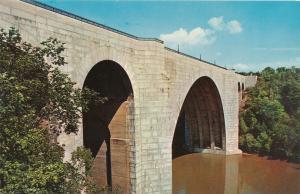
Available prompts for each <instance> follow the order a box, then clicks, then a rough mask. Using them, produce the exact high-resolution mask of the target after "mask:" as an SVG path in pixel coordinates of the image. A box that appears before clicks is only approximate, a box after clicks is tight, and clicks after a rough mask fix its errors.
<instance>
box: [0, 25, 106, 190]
mask: <svg viewBox="0 0 300 194" xmlns="http://www.w3.org/2000/svg"><path fill="white" fill-rule="evenodd" d="M63 51H64V44H62V43H61V42H59V41H58V40H57V39H55V38H49V39H48V40H46V41H44V42H42V43H41V46H40V47H36V46H32V45H31V44H29V43H27V42H24V41H22V38H21V36H20V34H19V33H18V31H17V30H15V29H14V28H11V29H10V30H9V31H8V33H7V32H5V31H4V30H3V29H2V30H1V31H0V193H79V192H80V191H81V190H82V189H92V188H93V187H92V186H93V184H92V182H91V181H90V180H89V178H88V173H89V170H90V167H91V161H92V157H91V153H90V152H89V151H88V150H85V149H84V148H77V150H76V151H75V152H74V153H73V154H72V160H71V161H69V162H64V161H63V157H64V149H63V146H62V145H60V144H58V143H57V142H56V137H57V136H58V135H59V134H60V133H62V132H65V133H67V134H70V133H76V132H77V131H78V124H79V119H80V118H81V113H82V111H85V110H86V109H87V108H88V104H89V103H90V102H94V103H101V102H103V100H104V98H101V97H99V94H97V93H95V92H93V91H91V90H80V89H78V88H76V87H75V83H74V82H72V81H71V79H70V77H69V76H68V75H67V74H64V73H62V72H61V71H60V70H59V67H60V66H63V65H65V64H66V62H65V60H64V57H62V55H61V54H62V52H63ZM84 168H85V169H84Z"/></svg>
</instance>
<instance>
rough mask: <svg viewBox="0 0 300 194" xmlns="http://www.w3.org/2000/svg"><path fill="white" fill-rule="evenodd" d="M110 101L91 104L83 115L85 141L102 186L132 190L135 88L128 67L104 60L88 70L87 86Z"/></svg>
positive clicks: (93, 169)
mask: <svg viewBox="0 0 300 194" xmlns="http://www.w3.org/2000/svg"><path fill="white" fill-rule="evenodd" d="M83 87H87V88H90V89H92V90H94V91H97V92H99V93H100V94H101V96H104V97H106V98H107V99H108V100H107V101H106V102H105V103H103V104H99V105H94V104H93V105H90V107H89V110H88V112H86V113H84V114H83V143H84V146H85V147H86V148H89V149H90V150H91V151H92V154H93V157H94V164H93V167H92V177H93V179H94V180H95V183H96V184H97V185H98V186H100V187H103V186H112V187H121V189H122V191H123V192H124V193H129V192H130V139H131V137H130V129H131V127H132V126H133V119H132V115H133V114H132V112H133V90H132V85H131V82H130V80H129V77H128V75H127V73H126V72H125V70H124V69H123V68H122V67H121V66H120V65H119V64H117V63H116V62H114V61H110V60H105V61H101V62H99V63H98V64H96V65H95V66H94V67H93V68H92V69H91V70H90V72H89V73H88V75H87V77H86V79H85V82H84V86H83Z"/></svg>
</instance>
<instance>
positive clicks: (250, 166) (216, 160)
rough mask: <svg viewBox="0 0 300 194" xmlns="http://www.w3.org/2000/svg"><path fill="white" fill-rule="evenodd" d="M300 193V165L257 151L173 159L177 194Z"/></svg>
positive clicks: (174, 184)
mask: <svg viewBox="0 0 300 194" xmlns="http://www.w3.org/2000/svg"><path fill="white" fill-rule="evenodd" d="M202 193H203V194H222V193H226V194H235V193H241V194H300V165H299V164H293V163H287V162H285V161H280V160H268V159H266V158H263V157H258V156H256V155H247V154H243V155H233V156H224V155H213V154H201V153H196V154H188V155H184V156H181V157H178V158H175V159H173V194H202Z"/></svg>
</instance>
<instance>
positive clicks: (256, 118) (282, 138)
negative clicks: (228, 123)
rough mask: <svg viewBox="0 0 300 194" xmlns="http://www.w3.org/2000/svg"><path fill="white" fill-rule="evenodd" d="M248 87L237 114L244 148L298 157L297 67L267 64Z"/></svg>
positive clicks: (299, 96) (299, 104)
mask: <svg viewBox="0 0 300 194" xmlns="http://www.w3.org/2000/svg"><path fill="white" fill-rule="evenodd" d="M258 75H259V77H258V83H257V84H256V86H255V87H254V88H251V89H250V90H249V91H247V95H248V101H247V102H246V106H245V108H244V110H243V111H242V113H241V114H240V147H241V149H242V150H243V151H246V152H252V153H259V154H262V155H269V156H271V157H274V158H282V159H297V158H298V159H299V158H300V154H299V153H300V151H299V148H300V117H299V116H300V114H299V113H300V69H299V68H295V67H292V68H283V67H282V68H278V69H276V70H274V69H272V68H270V67H268V68H266V69H264V70H263V71H262V72H260V73H258Z"/></svg>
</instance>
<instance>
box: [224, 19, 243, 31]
mask: <svg viewBox="0 0 300 194" xmlns="http://www.w3.org/2000/svg"><path fill="white" fill-rule="evenodd" d="M227 29H228V31H229V33H231V34H235V33H240V32H242V31H243V28H242V25H241V24H240V22H238V21H237V20H231V21H229V22H228V23H227Z"/></svg>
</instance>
